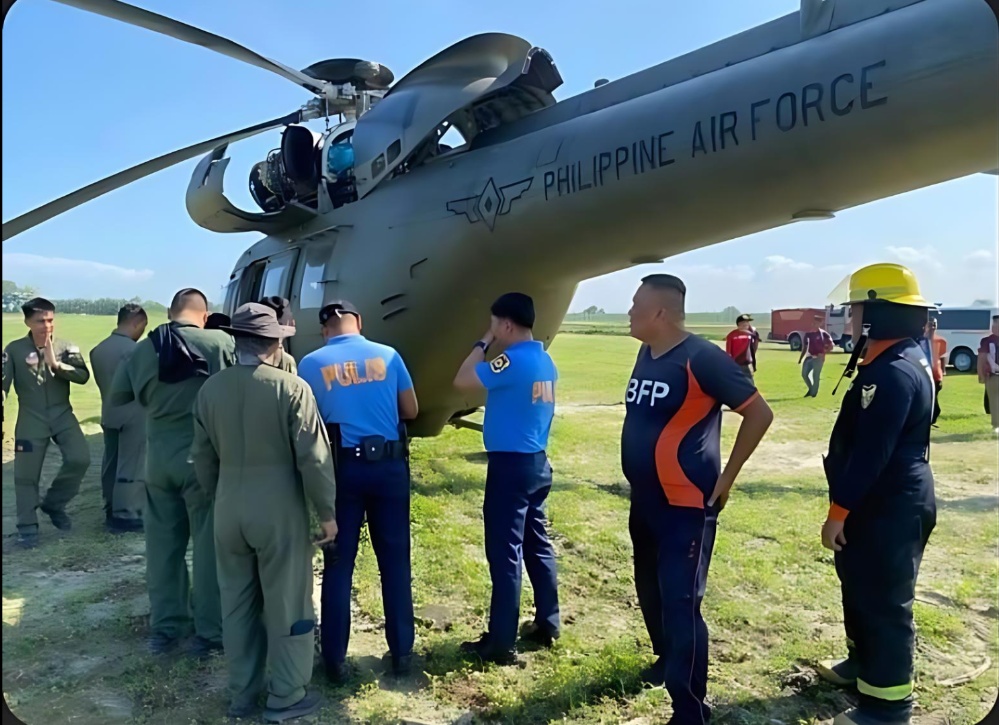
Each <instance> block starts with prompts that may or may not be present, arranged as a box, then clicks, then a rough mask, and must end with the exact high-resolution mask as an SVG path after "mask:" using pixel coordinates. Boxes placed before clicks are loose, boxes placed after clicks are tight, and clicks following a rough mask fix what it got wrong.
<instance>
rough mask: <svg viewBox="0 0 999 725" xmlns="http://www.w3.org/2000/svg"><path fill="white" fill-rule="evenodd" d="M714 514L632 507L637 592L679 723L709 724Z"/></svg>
mask: <svg viewBox="0 0 999 725" xmlns="http://www.w3.org/2000/svg"><path fill="white" fill-rule="evenodd" d="M717 521H718V519H717V514H716V513H715V512H714V511H708V510H702V509H693V508H683V507H678V506H670V505H669V504H667V503H665V502H663V503H662V504H661V505H658V506H657V505H649V504H648V503H647V502H644V503H636V502H634V501H633V502H632V505H631V516H630V520H629V529H630V531H631V541H632V544H633V545H634V548H635V589H636V590H637V593H638V603H639V605H640V606H641V608H642V616H643V617H644V618H645V627H646V629H647V630H648V632H649V638H650V639H651V640H652V651H653V652H654V653H655V654H656V655H657V656H658V657H661V658H663V659H664V661H665V664H666V690H667V692H669V696H670V699H671V700H672V701H673V717H674V719H675V720H676V721H677V722H680V723H684V724H685V725H686V723H694V724H699V723H706V722H707V721H708V719H709V718H710V717H711V709H710V708H709V707H708V706H707V705H706V704H705V703H704V697H705V695H706V694H707V687H708V627H707V625H706V624H705V623H704V618H703V617H702V616H701V601H702V600H703V599H704V590H705V585H706V584H707V578H708V566H709V565H710V563H711V552H712V550H713V548H714V542H715V530H716V528H717Z"/></svg>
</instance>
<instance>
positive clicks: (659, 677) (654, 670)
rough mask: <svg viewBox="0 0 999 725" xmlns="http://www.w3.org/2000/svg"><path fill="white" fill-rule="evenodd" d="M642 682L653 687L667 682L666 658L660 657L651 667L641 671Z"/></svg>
mask: <svg viewBox="0 0 999 725" xmlns="http://www.w3.org/2000/svg"><path fill="white" fill-rule="evenodd" d="M639 677H641V678H642V684H644V685H649V686H651V687H663V686H664V685H665V684H666V660H665V658H663V657H658V658H657V659H656V661H655V662H653V663H652V664H651V665H650V666H649V667H646V668H645V669H644V670H642V671H641V672H640V673H639Z"/></svg>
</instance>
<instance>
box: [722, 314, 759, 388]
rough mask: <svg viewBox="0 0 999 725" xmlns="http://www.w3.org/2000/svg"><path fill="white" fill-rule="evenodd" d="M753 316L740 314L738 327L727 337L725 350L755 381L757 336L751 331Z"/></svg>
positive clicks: (737, 322)
mask: <svg viewBox="0 0 999 725" xmlns="http://www.w3.org/2000/svg"><path fill="white" fill-rule="evenodd" d="M752 320H753V318H752V317H750V316H749V315H739V319H737V320H736V322H735V325H736V329H734V330H732V332H730V333H728V335H727V336H726V337H725V352H727V353H728V354H729V357H731V358H732V359H733V360H735V363H736V365H738V366H739V368H740V369H741V370H742V372H743V374H744V375H745V376H746V377H747V378H749V380H750V382H752V381H753V371H754V370H756V338H755V337H754V336H753V333H752V332H751V331H750V328H751V327H752V325H751V322H752Z"/></svg>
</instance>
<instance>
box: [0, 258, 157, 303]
mask: <svg viewBox="0 0 999 725" xmlns="http://www.w3.org/2000/svg"><path fill="white" fill-rule="evenodd" d="M3 277H4V279H9V280H12V281H14V282H16V283H17V284H19V285H24V286H30V287H34V288H35V289H36V290H38V292H39V294H43V295H45V296H46V297H52V298H56V299H72V298H75V297H83V298H96V297H120V298H131V297H134V296H140V297H143V298H145V297H148V296H150V295H149V287H148V282H149V280H150V279H151V278H152V277H153V271H152V270H151V269H133V268H131V267H120V266H118V265H115V264H105V263H104V262H95V261H92V260H89V259H67V258H65V257H45V256H43V255H40V254H24V253H21V252H11V253H5V254H4V255H3Z"/></svg>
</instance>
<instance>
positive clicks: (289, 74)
mask: <svg viewBox="0 0 999 725" xmlns="http://www.w3.org/2000/svg"><path fill="white" fill-rule="evenodd" d="M55 2H58V3H61V4H63V5H69V6H71V7H74V8H78V9H79V10H85V11H87V12H91V13H95V14H97V15H103V16H105V17H108V18H112V19H114V20H120V21H121V22H123V23H128V24H129V25H136V26H138V27H140V28H145V29H146V30H152V31H153V32H155V33H161V34H162V35H168V36H170V37H171V38H176V39H177V40H182V41H184V42H187V43H193V44H194V45H200V46H201V47H203V48H208V49H209V50H214V51H215V52H216V53H221V54H222V55H227V56H229V57H230V58H235V59H236V60H241V61H243V62H244V63H249V64H250V65H254V66H257V67H258V68H263V69H264V70H269V71H271V72H272V73H277V74H278V75H279V76H281V77H282V78H285V79H287V80H289V81H291V82H292V83H295V84H296V85H299V86H301V87H302V88H305V89H306V90H307V91H309V92H310V93H314V94H316V95H317V96H320V97H323V96H325V95H326V89H327V87H328V86H329V84H328V83H326V82H325V81H321V80H317V79H315V78H312V77H310V76H308V75H306V74H305V73H302V72H300V71H297V70H295V69H293V68H289V67H288V66H286V65H283V64H281V63H278V62H277V61H275V60H271V59H270V58H265V57H264V56H262V55H260V54H259V53H255V52H253V51H252V50H250V49H249V48H244V47H243V46H242V45H240V44H239V43H235V42H233V41H231V40H228V39H227V38H222V37H220V36H218V35H215V34H213V33H209V32H207V31H205V30H201V29H200V28H195V27H194V26H191V25H187V24H186V23H182V22H180V21H179V20H173V19H172V18H167V17H164V16H162V15H158V14H156V13H153V12H150V11H149V10H143V9H142V8H137V7H135V6H134V5H128V4H126V3H123V2H119V0H55Z"/></svg>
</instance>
